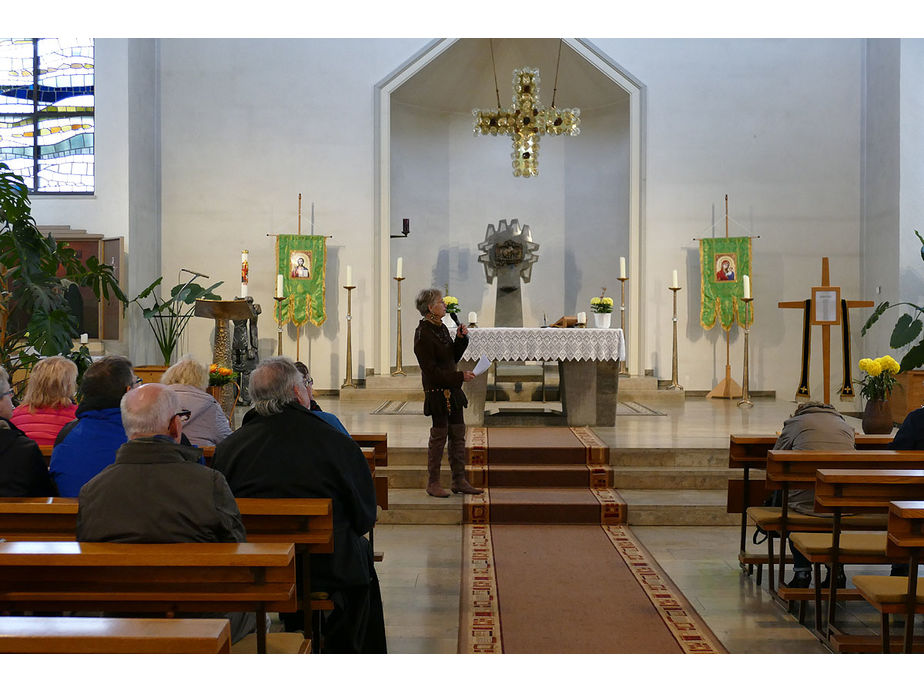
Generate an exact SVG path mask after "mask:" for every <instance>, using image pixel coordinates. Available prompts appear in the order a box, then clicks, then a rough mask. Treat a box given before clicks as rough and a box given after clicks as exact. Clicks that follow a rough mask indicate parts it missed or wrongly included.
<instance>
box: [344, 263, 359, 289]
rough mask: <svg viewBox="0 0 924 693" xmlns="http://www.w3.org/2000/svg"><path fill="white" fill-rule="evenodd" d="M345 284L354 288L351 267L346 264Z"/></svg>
mask: <svg viewBox="0 0 924 693" xmlns="http://www.w3.org/2000/svg"><path fill="white" fill-rule="evenodd" d="M345 286H352V287H353V288H354V289H355V288H356V286H354V284H353V268H352V267H350V266H349V265H347V276H346V284H345Z"/></svg>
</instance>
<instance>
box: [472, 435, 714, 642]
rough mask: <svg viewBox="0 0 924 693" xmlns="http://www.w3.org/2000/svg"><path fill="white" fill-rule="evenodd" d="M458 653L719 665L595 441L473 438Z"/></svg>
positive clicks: (706, 635)
mask: <svg viewBox="0 0 924 693" xmlns="http://www.w3.org/2000/svg"><path fill="white" fill-rule="evenodd" d="M467 447H468V456H469V459H468V461H469V474H470V477H471V479H472V483H475V484H476V485H482V486H484V487H485V493H484V494H483V495H482V496H471V497H466V498H465V505H464V507H465V522H466V525H465V527H464V542H463V566H464V567H463V570H464V574H463V580H462V599H461V618H460V627H459V652H462V653H588V654H589V653H627V654H629V653H631V654H640V653H662V654H664V653H678V654H679V653H715V652H725V649H724V648H723V647H722V645H721V643H720V642H719V641H718V639H717V638H716V637H715V636H714V635H713V634H712V632H711V631H710V630H709V628H708V627H707V626H706V625H705V623H704V622H703V621H702V619H701V618H700V617H699V616H698V614H696V612H695V610H694V609H693V608H692V606H690V604H689V602H687V600H686V599H685V598H684V596H683V594H682V593H681V592H680V590H678V589H677V587H676V586H675V585H674V584H673V583H672V582H671V581H670V580H669V579H668V578H667V576H666V575H665V574H664V571H663V570H662V569H661V568H660V566H658V564H657V563H656V562H655V561H654V559H653V558H652V557H651V556H650V555H649V554H648V553H647V552H646V551H645V549H644V547H643V546H642V545H641V543H640V542H639V541H638V540H637V539H636V537H635V536H634V535H633V534H632V533H631V531H630V530H629V528H628V527H627V526H626V525H625V518H626V505H625V502H624V501H623V499H622V498H621V497H620V496H619V494H618V493H617V492H616V491H615V490H614V489H612V488H610V482H611V479H612V472H611V470H610V468H609V465H608V461H609V449H608V448H607V446H606V445H605V444H604V443H603V442H602V441H601V440H600V439H599V438H598V437H597V436H596V435H595V434H594V433H593V432H592V431H591V430H590V429H589V428H586V427H581V428H570V429H569V428H520V429H517V428H508V429H493V428H491V429H487V428H474V427H470V428H469V429H468V440H467Z"/></svg>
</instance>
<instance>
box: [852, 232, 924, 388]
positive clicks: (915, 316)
mask: <svg viewBox="0 0 924 693" xmlns="http://www.w3.org/2000/svg"><path fill="white" fill-rule="evenodd" d="M914 235H915V236H917V237H918V240H919V241H921V259H922V260H924V237H922V236H921V234H920V233H918V231H917V229H915V231H914ZM898 306H908V307H909V308H910V309H911V312H909V313H902V314H901V315H900V316H899V318H898V321H897V322H896V323H895V327H894V328H892V336H891V337H890V339H889V346H890V347H892V348H893V349H902V348H904V347H906V346H908V345H909V344H911V343H912V342H914V341H915V340H917V339H918V338H919V337H921V333H922V329H924V322H922V320H921V316H922V314H924V307H922V306H919V305H915V304H914V303H906V302H902V303H889V302H888V301H883V302H882V303H880V304H879V305H878V306H876V310H874V311H873V314H872V315H871V316H869V320H867V321H866V324H864V325H863V329H862V330H860V335H861V336H863V335H866V333H867V332H868V331H869V329H870V328H871V327H872V326H873V325H875V324H876V322H877V321H878V320H879V318H880V317H882V315H883V313H885V312H886V311H887V310H889V309H890V308H896V307H898ZM921 366H924V338H921V339H920V340H919V341H918V342H917V344H915V345H914V346H912V347H911V349H909V350H908V352H907V353H906V354H905V355H904V356H903V357H902V360H901V369H902V370H903V371H911V370H914V369H916V368H920V367H921Z"/></svg>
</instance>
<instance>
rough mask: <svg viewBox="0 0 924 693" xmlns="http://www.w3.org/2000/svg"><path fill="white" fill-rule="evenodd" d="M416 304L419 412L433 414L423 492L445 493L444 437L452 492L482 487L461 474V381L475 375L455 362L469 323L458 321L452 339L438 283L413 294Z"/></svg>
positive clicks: (462, 350)
mask: <svg viewBox="0 0 924 693" xmlns="http://www.w3.org/2000/svg"><path fill="white" fill-rule="evenodd" d="M416 304H417V310H419V311H420V314H421V315H422V316H423V319H422V320H421V321H420V324H418V325H417V331H416V332H415V333H414V354H415V355H416V356H417V363H419V364H420V374H421V380H422V381H423V389H424V414H426V415H427V416H430V417H432V420H433V421H432V425H431V428H430V443H429V445H428V448H427V471H428V473H429V479H428V481H427V493H428V494H430V495H431V496H436V497H437V498H448V497H449V493H448V492H447V491H446V490H445V489H443V487H442V486H441V485H440V462H441V461H442V458H443V447H444V446H445V445H446V439H447V437H448V438H449V468H450V469H451V470H452V487H451V488H452V492H453V493H475V494H477V493H482V492H483V491H482V489H479V488H475V487H474V486H472V485H471V484H470V483H469V482H468V479H466V478H465V421H464V419H463V415H462V409H463V408H464V407H465V406H466V405H467V404H468V400H467V399H466V398H465V393H463V392H462V383H463V382H468V381H469V380H472V379H473V378H474V377H475V374H474V373H472V372H471V371H459V370H457V369H456V363H457V362H458V360H459V359H460V358H462V354H464V353H465V349H466V347H468V336H467V335H468V328H467V327H465V326H464V325H459V327H458V329H456V336H455V339H453V338H452V336H450V334H449V330H448V329H447V328H446V326H445V325H444V324H443V316H444V315H446V304H445V303H443V295H442V294H441V293H440V292H439V291H438V290H437V289H424V290H423V291H421V292H420V293H419V294H417V301H416Z"/></svg>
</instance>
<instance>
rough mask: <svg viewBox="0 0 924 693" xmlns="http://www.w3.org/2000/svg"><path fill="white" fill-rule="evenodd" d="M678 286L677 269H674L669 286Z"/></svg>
mask: <svg viewBox="0 0 924 693" xmlns="http://www.w3.org/2000/svg"><path fill="white" fill-rule="evenodd" d="M679 287H680V284H678V283H677V270H674V277H673V280H672V281H671V288H672V289H677V288H679Z"/></svg>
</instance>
